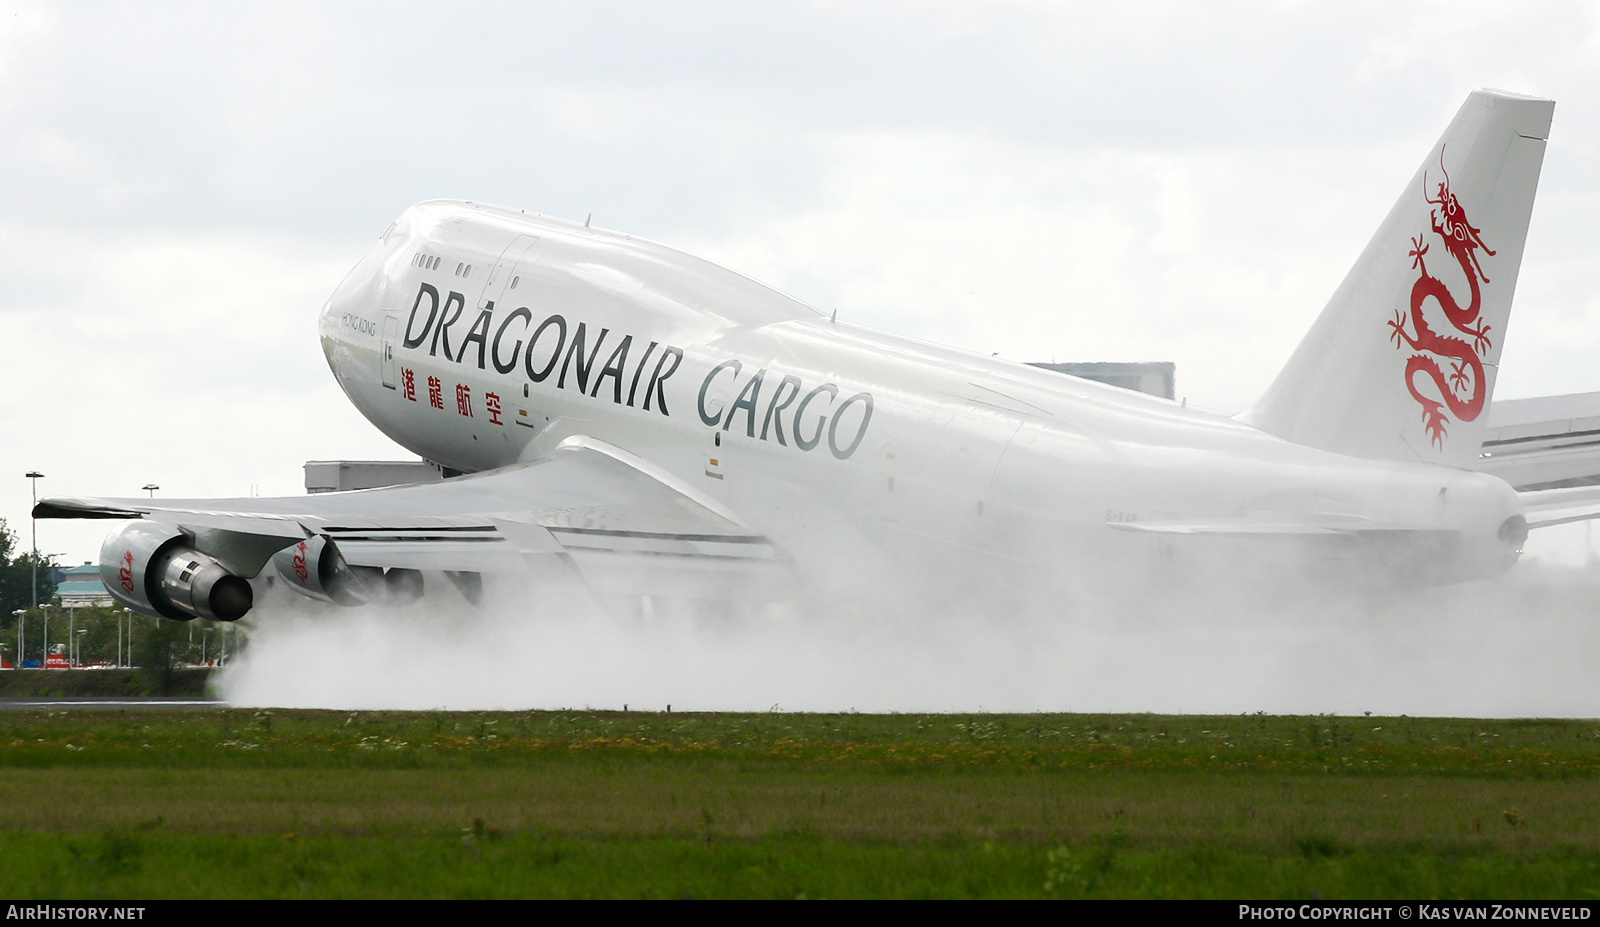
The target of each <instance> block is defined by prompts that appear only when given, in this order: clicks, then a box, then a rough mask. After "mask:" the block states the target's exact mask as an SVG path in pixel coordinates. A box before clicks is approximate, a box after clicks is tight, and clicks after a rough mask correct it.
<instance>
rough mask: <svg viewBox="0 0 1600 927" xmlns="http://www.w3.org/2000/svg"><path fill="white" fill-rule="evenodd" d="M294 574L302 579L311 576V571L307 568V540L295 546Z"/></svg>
mask: <svg viewBox="0 0 1600 927" xmlns="http://www.w3.org/2000/svg"><path fill="white" fill-rule="evenodd" d="M293 563H294V575H296V576H298V577H300V578H301V579H302V580H307V579H310V578H311V571H310V570H308V569H307V568H306V542H305V541H301V542H300V543H299V544H296V545H295V546H294V560H293Z"/></svg>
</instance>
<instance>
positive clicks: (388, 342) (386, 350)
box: [379, 313, 400, 389]
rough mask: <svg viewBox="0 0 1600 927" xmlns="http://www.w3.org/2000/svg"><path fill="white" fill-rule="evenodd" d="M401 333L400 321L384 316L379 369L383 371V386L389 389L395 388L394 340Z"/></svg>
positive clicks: (391, 316) (393, 317) (390, 316)
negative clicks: (381, 355)
mask: <svg viewBox="0 0 1600 927" xmlns="http://www.w3.org/2000/svg"><path fill="white" fill-rule="evenodd" d="M399 331H400V320H399V319H398V318H396V317H395V316H393V315H391V314H388V313H385V314H384V316H383V357H382V358H381V363H380V364H379V367H380V368H381V369H382V371H383V385H384V386H386V387H388V388H389V389H394V388H395V375H394V366H395V365H394V340H395V335H396V334H397V333H398V332H399Z"/></svg>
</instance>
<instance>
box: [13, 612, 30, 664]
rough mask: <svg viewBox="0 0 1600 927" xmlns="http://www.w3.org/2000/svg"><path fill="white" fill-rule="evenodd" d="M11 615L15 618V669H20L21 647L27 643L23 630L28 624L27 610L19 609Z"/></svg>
mask: <svg viewBox="0 0 1600 927" xmlns="http://www.w3.org/2000/svg"><path fill="white" fill-rule="evenodd" d="M11 614H13V615H16V616H17V669H22V645H23V644H24V643H25V642H26V641H27V635H26V634H25V633H24V630H25V628H26V625H27V622H28V610H27V609H25V608H19V609H17V610H16V611H14V612H12V613H11Z"/></svg>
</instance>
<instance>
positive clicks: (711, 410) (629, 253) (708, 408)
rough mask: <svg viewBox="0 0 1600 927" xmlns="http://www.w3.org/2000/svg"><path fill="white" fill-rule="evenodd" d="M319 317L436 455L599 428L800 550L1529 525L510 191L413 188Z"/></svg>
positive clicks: (1459, 570)
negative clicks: (1295, 526) (836, 303)
mask: <svg viewBox="0 0 1600 927" xmlns="http://www.w3.org/2000/svg"><path fill="white" fill-rule="evenodd" d="M321 337H322V344H323V349H324V351H325V353H326V355H327V359H328V362H329V365H330V366H331V367H332V369H333V372H334V374H335V376H336V377H337V378H338V381H339V384H340V386H341V387H342V388H343V389H344V390H345V392H346V394H347V395H348V396H349V397H350V399H351V401H352V402H354V403H355V405H356V407H357V408H358V409H360V411H361V412H362V414H363V415H365V416H366V417H367V418H368V419H370V420H371V421H372V422H373V423H374V424H375V425H377V426H378V428H380V429H381V430H382V431H383V432H384V433H385V434H387V435H389V436H390V437H391V438H393V439H394V440H395V441H397V442H399V443H400V444H401V445H403V446H405V447H406V448H408V449H410V450H412V451H414V452H415V453H417V454H419V455H421V456H422V457H425V458H427V459H429V460H432V461H434V462H436V463H439V464H442V465H443V466H445V467H448V468H452V469H455V470H461V471H477V470H484V469H489V468H494V467H499V466H504V465H508V464H513V463H517V462H524V461H529V460H533V459H535V458H538V457H540V456H542V455H544V454H547V453H549V452H550V451H551V450H552V449H554V447H555V446H556V445H557V444H558V443H559V442H560V441H561V440H563V439H564V438H567V437H569V436H572V435H580V434H581V435H590V436H593V437H596V438H599V439H601V440H603V441H606V442H609V443H611V444H614V445H617V446H618V447H621V448H624V449H626V450H628V451H631V452H632V453H634V454H637V455H639V456H640V457H643V458H645V459H647V460H649V461H651V462H653V463H655V464H657V465H659V466H661V467H663V468H665V469H667V470H669V471H670V472H671V473H673V474H674V475H676V476H677V477H678V478H680V479H681V480H683V481H685V482H687V483H689V484H691V485H693V486H694V487H696V488H698V489H699V490H701V491H702V492H704V493H705V494H706V495H709V496H711V497H713V498H715V499H716V500H717V501H719V502H721V503H722V504H723V505H724V506H726V507H727V508H728V509H729V510H731V511H732V512H734V513H736V514H737V515H738V516H739V517H740V518H741V519H743V520H744V521H745V523H746V524H747V525H748V526H749V527H751V528H753V529H756V530H759V531H761V532H763V533H765V534H766V535H767V536H768V537H770V538H771V539H772V540H773V541H774V543H775V544H776V545H778V546H779V547H780V548H781V549H785V550H787V551H789V552H790V553H792V554H793V555H794V556H795V558H796V561H797V563H799V564H801V565H802V566H804V564H805V563H806V561H807V557H808V555H810V554H824V553H826V552H828V551H835V552H836V551H837V549H838V546H839V545H841V544H845V543H851V542H857V541H859V542H861V543H862V544H863V549H869V550H871V551H873V552H874V553H873V556H874V557H879V556H881V557H882V558H883V559H884V562H886V563H891V564H899V565H901V566H909V565H915V564H919V563H920V564H922V565H923V567H924V568H929V567H930V566H931V568H932V569H936V570H940V571H944V570H946V569H947V566H946V565H948V564H964V565H966V566H967V567H968V568H971V569H975V570H977V571H979V572H981V571H985V570H988V569H989V568H990V566H991V565H994V564H1003V563H1009V564H1022V565H1025V566H1026V567H1027V568H1028V569H1033V570H1037V569H1045V570H1054V569H1058V568H1066V567H1069V566H1083V567H1086V568H1087V571H1088V572H1091V573H1100V572H1102V571H1104V570H1106V569H1109V568H1110V565H1113V564H1118V563H1128V562H1144V561H1148V560H1150V559H1151V558H1157V557H1163V556H1171V555H1172V549H1171V545H1172V544H1177V545H1179V546H1180V547H1181V546H1182V545H1184V544H1190V543H1205V539H1202V538H1190V537H1172V536H1163V535H1156V534H1151V533H1146V532H1140V531H1128V530H1119V529H1118V526H1119V525H1122V526H1123V527H1124V528H1126V526H1127V524H1128V523H1135V524H1139V523H1144V524H1160V523H1163V522H1167V521H1175V520H1180V521H1185V522H1188V523H1196V522H1203V521H1205V520H1206V519H1219V520H1221V519H1229V520H1232V521H1233V522H1235V523H1237V522H1238V521H1239V520H1240V519H1241V518H1244V519H1247V520H1248V519H1249V518H1251V517H1255V516H1259V517H1260V518H1262V519H1265V520H1267V521H1271V522H1282V521H1284V520H1289V521H1293V520H1294V519H1296V518H1312V517H1321V518H1324V519H1325V518H1326V517H1328V516H1329V515H1334V516H1337V517H1339V518H1343V519H1347V520H1349V521H1350V522H1351V523H1353V524H1355V523H1360V522H1362V521H1363V520H1369V521H1371V522H1373V523H1382V524H1384V525H1389V526H1396V525H1398V526H1402V527H1403V528H1404V529H1414V530H1415V531H1416V532H1418V535H1419V536H1421V535H1422V534H1424V533H1426V534H1427V536H1428V537H1429V538H1430V540H1429V542H1428V543H1427V544H1426V545H1424V546H1423V547H1422V548H1418V549H1414V550H1413V549H1407V548H1406V540H1405V537H1406V536H1407V535H1406V531H1405V530H1400V531H1396V532H1393V533H1392V534H1391V535H1390V537H1391V539H1392V543H1388V544H1385V545H1380V546H1379V547H1376V548H1359V547H1357V548H1353V547H1351V546H1350V545H1349V544H1348V543H1345V544H1342V545H1341V543H1339V542H1329V543H1326V544H1322V545H1321V546H1315V545H1314V546H1313V547H1311V548H1308V550H1309V551H1311V552H1313V553H1314V554H1316V555H1317V556H1324V555H1326V557H1325V559H1328V560H1329V561H1330V562H1332V561H1333V560H1339V561H1343V562H1345V563H1346V565H1347V566H1353V567H1354V568H1355V569H1356V570H1357V571H1361V570H1370V569H1373V568H1376V567H1381V566H1382V565H1384V564H1385V563H1388V564H1391V565H1393V564H1395V563H1397V562H1398V563H1399V564H1400V566H1399V567H1398V572H1399V573H1400V574H1401V575H1396V576H1392V577H1390V579H1391V580H1398V581H1401V582H1406V581H1409V580H1410V579H1419V580H1423V581H1433V582H1437V581H1449V580H1454V579H1461V578H1467V577H1471V576H1477V575H1485V574H1489V573H1494V572H1498V571H1500V570H1503V569H1505V568H1507V567H1508V566H1509V565H1510V564H1511V563H1512V562H1514V560H1515V554H1516V551H1515V548H1516V546H1518V543H1517V542H1519V541H1520V538H1517V539H1515V541H1512V542H1508V541H1506V540H1505V539H1504V538H1502V537H1499V536H1497V532H1500V529H1501V527H1502V525H1503V524H1505V523H1506V520H1507V519H1508V518H1513V517H1514V516H1516V515H1517V513H1518V511H1519V509H1518V503H1517V500H1516V495H1515V493H1514V492H1512V491H1511V489H1510V488H1509V487H1508V486H1507V485H1506V484H1505V483H1503V482H1502V481H1500V480H1497V479H1494V478H1492V477H1488V476H1484V475H1481V474H1476V473H1472V472H1468V471H1463V470H1456V469H1451V468H1446V467H1440V466H1434V465H1427V464H1422V463H1415V464H1410V463H1403V462H1388V461H1371V460H1363V459H1357V458H1352V457H1347V456H1343V455H1339V454H1334V453H1329V452H1326V451H1320V450H1316V449H1312V448H1309V447H1304V446H1301V445H1298V444H1293V443H1290V442H1288V441H1285V440H1282V439H1279V438H1276V437H1273V436H1271V435H1268V434H1266V433H1263V432H1261V431H1259V430H1257V429H1255V428H1252V427H1250V426H1248V425H1245V424H1242V423H1240V422H1238V421H1235V420H1234V419H1231V418H1228V417H1226V416H1222V415H1218V414H1214V413H1209V412H1205V411H1201V410H1197V409H1189V408H1184V407H1182V406H1180V405H1178V404H1177V403H1173V402H1170V401H1167V400H1164V399H1159V398H1155V397H1150V396H1145V395H1141V394H1137V393H1133V392H1129V391H1126V390H1121V389H1117V388H1113V387H1109V386H1103V385H1100V384H1097V383H1092V382H1088V381H1084V380H1080V379H1076V378H1072V377H1067V376H1063V375H1061V374H1058V373H1054V372H1051V371H1046V370H1040V369H1036V368H1032V367H1028V366H1025V365H1021V364H1017V363H1012V362H1009V361H1002V360H997V359H994V358H989V357H981V356H977V355H974V354H970V353H967V352H964V351H958V350H953V349H950V348H943V347H938V346H935V345H930V344H926V343H923V342H919V341H916V340H914V339H910V338H904V337H898V336H894V335H889V334H884V333H880V332H875V331H871V330H868V329H864V328H860V327H857V326H853V325H848V324H845V323H834V322H831V321H830V320H829V319H828V318H827V317H825V316H823V315H820V314H819V313H817V312H815V311H814V310H812V309H810V308H808V307H806V306H804V305H802V304H800V303H798V302H796V301H794V300H792V299H790V298H788V297H786V296H784V295H782V294H780V293H777V292H775V291H773V290H771V289H769V288H767V287H764V286H762V285H760V284H758V283H755V282H754V281H751V280H749V279H747V278H744V277H742V276H739V275H738V274H735V273H732V272H730V271H728V270H725V269H723V268H720V267H717V266H715V265H712V264H710V263H707V262H704V261H701V260H698V259H696V258H693V257H690V256H688V255H684V254H682V253H679V252H676V251H673V250H671V249H669V248H666V247H664V246H661V245H658V244H654V243H651V242H648V241H643V240H640V239H636V238H631V237H628V236H625V235H620V234H617V233H614V232H608V231H603V230H599V229H590V228H587V227H584V226H578V225H574V224H570V223H567V222H562V221H556V220H551V219H547V218H544V217H538V216H533V215H528V214H524V213H521V212H517V211H514V210H506V209H499V208H494V207H487V206H480V205H475V204H470V203H461V202H445V201H435V202H428V203H423V204H419V205H417V206H415V207H412V208H411V209H410V210H408V211H407V212H406V213H405V214H404V215H402V216H401V217H400V219H399V220H397V222H396V223H395V225H394V226H393V227H391V229H390V231H389V232H388V233H386V234H385V236H384V237H383V239H382V240H381V241H380V242H379V243H378V244H377V245H376V246H375V247H374V248H373V249H372V251H371V252H370V253H369V254H368V255H367V256H366V257H365V258H364V259H363V260H362V261H361V263H360V264H359V265H358V266H357V267H356V268H355V269H354V270H352V271H351V273H350V274H349V276H348V277H347V278H346V279H345V280H344V282H343V283H341V284H340V286H339V288H338V289H337V290H336V291H335V293H334V294H333V296H332V297H331V298H330V299H329V301H328V303H327V306H326V307H325V309H324V311H323V314H322V317H321ZM1441 533H1447V534H1448V536H1449V537H1450V538H1452V541H1451V543H1450V544H1448V545H1446V546H1445V547H1444V548H1441V547H1440V546H1439V543H1438V539H1439V537H1440V536H1441ZM1501 533H1502V534H1503V532H1501ZM1227 543H1235V544H1236V543H1239V542H1238V541H1237V539H1234V540H1230V541H1227ZM1243 544H1244V545H1245V546H1244V547H1243V548H1237V550H1245V551H1248V550H1250V549H1260V548H1261V547H1262V546H1263V545H1265V546H1266V547H1268V548H1273V549H1276V550H1277V551H1278V552H1280V553H1281V548H1282V545H1281V544H1278V543H1275V542H1272V541H1265V542H1263V541H1261V540H1247V541H1244V542H1243ZM1251 545H1255V547H1254V548H1252V547H1251ZM1247 555H1248V554H1247ZM929 558H933V559H931V560H930V559H929ZM1422 573H1426V574H1427V575H1426V576H1423V575H1421V574H1422ZM1412 574H1417V575H1414V576H1413V575H1412Z"/></svg>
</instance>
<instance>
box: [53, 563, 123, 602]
mask: <svg viewBox="0 0 1600 927" xmlns="http://www.w3.org/2000/svg"><path fill="white" fill-rule="evenodd" d="M56 596H57V598H59V599H60V600H61V605H62V607H63V608H84V607H86V606H90V605H111V604H112V602H111V594H110V593H108V592H106V587H105V583H102V582H101V581H100V568H99V567H98V566H96V565H95V564H93V563H89V562H85V563H84V564H83V566H75V567H66V568H65V569H60V570H57V571H56Z"/></svg>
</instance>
